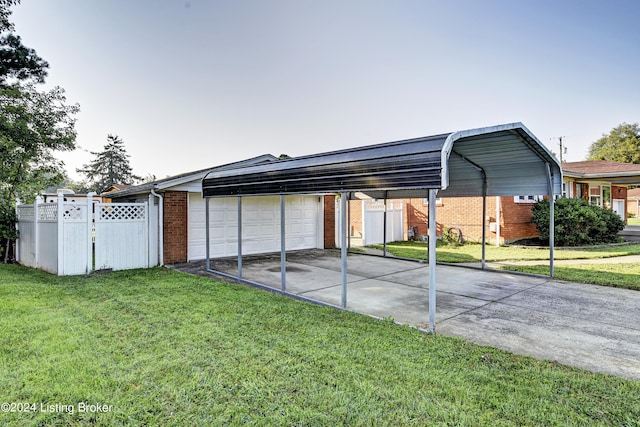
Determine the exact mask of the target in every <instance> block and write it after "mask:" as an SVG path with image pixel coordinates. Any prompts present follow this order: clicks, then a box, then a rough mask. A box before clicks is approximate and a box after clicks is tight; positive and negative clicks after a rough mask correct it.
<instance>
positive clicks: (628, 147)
mask: <svg viewBox="0 0 640 427" xmlns="http://www.w3.org/2000/svg"><path fill="white" fill-rule="evenodd" d="M587 159H588V160H609V161H611V162H624V163H637V164H640V125H638V123H633V124H628V123H622V124H621V125H618V126H616V127H615V128H613V129H612V130H611V132H610V133H609V134H604V135H602V138H600V139H599V140H597V141H596V142H594V143H593V144H591V146H590V147H589V156H588V158H587Z"/></svg>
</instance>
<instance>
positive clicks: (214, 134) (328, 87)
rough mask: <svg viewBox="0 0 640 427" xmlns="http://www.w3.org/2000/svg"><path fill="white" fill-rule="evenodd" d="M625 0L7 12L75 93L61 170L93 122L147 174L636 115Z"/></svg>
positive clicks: (632, 41)
mask: <svg viewBox="0 0 640 427" xmlns="http://www.w3.org/2000/svg"><path fill="white" fill-rule="evenodd" d="M638 16H640V2H638V1H637V0H628V1H623V0H607V1H604V0H603V1H591V0H531V1H528V0H504V1H500V0H482V1H480V0H447V1H444V0H442V1H431V0H314V1H312V0H246V1H245V0H233V1H232V0H224V1H222V0H190V1H184V0H135V1H132V0H109V1H99V0H56V1H51V0H22V4H20V5H17V6H14V7H13V15H12V21H13V22H14V23H15V27H16V33H17V34H18V35H20V36H21V37H22V39H23V42H24V44H25V45H27V46H29V47H31V48H34V49H35V50H36V51H37V52H38V54H39V55H40V56H41V57H42V58H44V59H45V60H46V61H48V62H49V64H50V68H49V75H48V78H47V83H46V85H45V86H44V88H46V87H53V86H60V87H62V88H64V89H65V91H66V94H67V99H68V102H69V103H78V104H79V105H80V109H81V111H80V113H79V114H78V115H77V123H76V130H77V132H78V137H77V143H78V145H79V147H80V148H79V149H77V150H75V151H74V152H70V153H59V154H58V157H59V158H60V159H62V160H63V161H64V162H65V165H66V169H67V172H68V174H69V175H70V176H71V177H72V178H73V179H79V178H81V177H82V176H81V175H79V174H77V173H76V171H75V169H76V168H78V167H81V166H82V165H84V164H87V163H89V162H90V161H91V160H92V159H93V156H92V155H91V154H90V152H92V151H93V152H95V151H101V150H102V148H103V147H104V145H105V144H106V142H107V139H106V138H107V135H108V134H115V135H118V136H120V137H121V138H122V139H123V140H124V142H125V146H126V149H127V152H128V154H129V155H130V163H131V166H132V168H133V172H134V173H135V174H137V175H141V176H148V175H150V174H152V175H155V176H156V177H157V178H158V179H160V178H164V177H166V176H170V175H176V174H180V173H184V172H189V171H194V170H198V169H205V168H208V167H213V166H217V165H221V164H225V163H230V162H234V161H239V160H243V159H247V158H251V157H255V156H259V155H262V154H266V153H270V154H273V155H276V156H278V155H280V154H287V155H289V156H300V155H306V154H314V153H320V152H325V151H332V150H337V149H346V148H350V147H357V146H362V145H369V144H376V143H383V142H388V141H396V140H402V139H407V138H414V137H420V136H428V135H436V134H441V133H447V132H453V131H457V130H465V129H473V128H479V127H486V126H494V125H498V124H503V123H512V122H522V123H523V124H524V125H525V126H526V127H527V128H528V129H529V130H530V131H531V132H532V133H533V134H534V135H535V136H537V137H538V139H539V140H540V141H541V142H542V143H544V144H545V145H546V146H547V147H548V148H549V149H550V150H552V151H554V152H555V153H559V151H560V150H559V147H558V138H559V137H562V138H563V143H564V145H565V146H566V148H567V153H566V155H564V160H565V161H580V160H584V159H585V158H586V156H587V154H588V148H589V146H590V145H591V144H592V143H593V142H595V141H596V140H597V139H598V138H600V137H601V136H602V135H603V134H606V133H608V132H609V131H610V130H611V129H612V128H614V127H615V126H617V125H619V124H621V123H623V122H626V123H636V122H640V26H639V25H638V21H637V18H638Z"/></svg>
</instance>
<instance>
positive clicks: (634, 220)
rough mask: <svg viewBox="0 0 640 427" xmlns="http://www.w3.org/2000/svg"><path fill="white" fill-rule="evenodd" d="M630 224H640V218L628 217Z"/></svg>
mask: <svg viewBox="0 0 640 427" xmlns="http://www.w3.org/2000/svg"><path fill="white" fill-rule="evenodd" d="M627 224H628V225H640V218H627Z"/></svg>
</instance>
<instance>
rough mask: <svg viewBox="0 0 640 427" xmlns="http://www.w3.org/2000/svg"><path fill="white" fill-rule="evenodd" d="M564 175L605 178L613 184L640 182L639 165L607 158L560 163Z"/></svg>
mask: <svg viewBox="0 0 640 427" xmlns="http://www.w3.org/2000/svg"><path fill="white" fill-rule="evenodd" d="M562 170H563V172H564V175H565V176H568V177H571V178H578V179H580V178H583V179H606V180H607V181H610V182H611V183H614V184H640V165H637V164H633V163H622V162H610V161H607V160H586V161H583V162H566V163H562Z"/></svg>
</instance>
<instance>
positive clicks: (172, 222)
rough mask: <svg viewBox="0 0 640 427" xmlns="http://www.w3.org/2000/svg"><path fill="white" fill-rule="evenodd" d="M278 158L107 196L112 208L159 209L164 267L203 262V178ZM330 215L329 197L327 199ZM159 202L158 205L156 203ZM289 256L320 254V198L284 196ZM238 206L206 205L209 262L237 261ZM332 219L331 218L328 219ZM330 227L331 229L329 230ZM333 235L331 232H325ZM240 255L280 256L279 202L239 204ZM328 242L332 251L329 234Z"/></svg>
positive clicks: (230, 201)
mask: <svg viewBox="0 0 640 427" xmlns="http://www.w3.org/2000/svg"><path fill="white" fill-rule="evenodd" d="M277 161H279V160H278V158H276V157H274V156H272V155H269V154H266V155H262V156H258V157H255V158H252V159H247V160H243V161H240V162H235V163H231V164H227V165H222V166H218V167H215V168H208V169H202V170H198V171H194V172H188V173H184V174H180V175H176V176H172V177H168V178H164V179H160V180H156V181H153V182H150V183H145V184H141V185H136V186H132V187H129V188H126V189H122V190H118V191H110V192H109V193H108V194H107V196H108V197H109V198H111V199H112V201H114V202H148V201H151V203H153V204H154V205H158V206H160V207H161V209H158V210H157V211H158V215H159V220H158V223H161V224H162V227H161V228H160V233H159V240H160V242H159V246H160V247H162V248H163V250H162V259H161V263H162V264H175V263H181V262H187V261H195V260H201V259H204V258H205V235H206V230H205V200H204V199H203V198H202V183H201V181H202V178H203V177H204V176H205V175H206V174H207V172H210V171H212V170H218V169H219V170H223V169H235V168H242V167H246V166H251V165H258V164H262V163H266V162H277ZM328 201H329V203H328V206H329V208H330V209H333V196H331V198H330V199H328ZM160 202H161V203H160ZM285 206H286V208H285V219H286V221H285V222H286V228H287V229H286V236H287V250H295V249H313V248H323V247H324V246H325V237H324V231H325V230H324V227H323V222H324V220H323V219H324V212H325V201H324V200H323V197H322V196H318V195H313V196H309V195H296V196H287V197H286V199H285ZM237 207H238V200H237V198H236V197H227V198H220V199H215V200H211V201H210V218H211V222H210V224H211V225H210V234H211V244H210V250H211V256H212V258H216V257H225V256H235V255H236V254H237V247H238V239H237V233H238V226H237V224H238V215H237ZM331 218H333V217H332V216H331ZM332 227H333V226H332ZM328 231H329V232H330V233H333V228H330V229H328ZM242 235H243V239H242V252H243V254H255V253H265V252H276V251H279V250H280V198H279V197H277V196H272V197H247V198H244V199H243V201H242ZM330 236H331V238H330V239H327V242H328V245H330V246H331V245H333V234H330Z"/></svg>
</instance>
